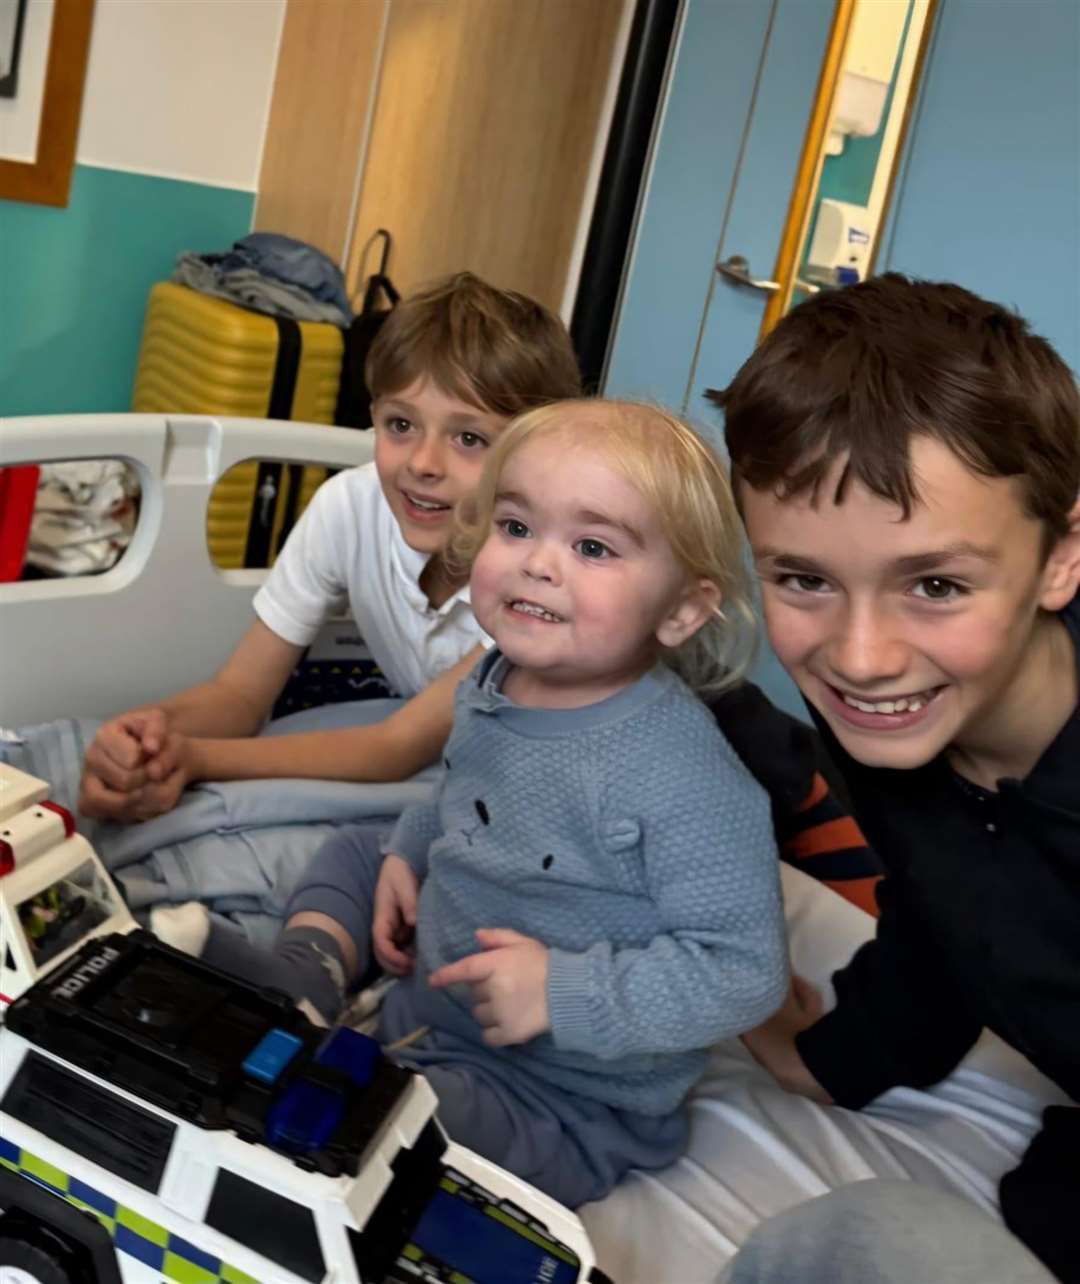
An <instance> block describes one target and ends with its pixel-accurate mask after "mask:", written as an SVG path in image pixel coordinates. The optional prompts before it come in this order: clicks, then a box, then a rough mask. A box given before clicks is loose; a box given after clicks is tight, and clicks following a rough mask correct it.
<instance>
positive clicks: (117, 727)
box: [79, 709, 186, 822]
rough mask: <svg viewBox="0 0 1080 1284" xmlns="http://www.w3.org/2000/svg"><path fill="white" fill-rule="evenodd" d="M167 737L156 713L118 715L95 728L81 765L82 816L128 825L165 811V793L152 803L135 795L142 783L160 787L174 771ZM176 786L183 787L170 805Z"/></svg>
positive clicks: (165, 722) (160, 714) (165, 725)
mask: <svg viewBox="0 0 1080 1284" xmlns="http://www.w3.org/2000/svg"><path fill="white" fill-rule="evenodd" d="M171 739H172V737H171V736H170V733H169V729H168V719H167V717H166V714H165V712H164V710H162V709H139V710H135V711H134V712H132V713H124V714H121V715H120V717H118V718H113V719H112V720H111V721H110V722H106V723H105V724H104V725H103V726H102V727H101V728H99V730H98V733H97V735H96V736H95V737H94V740H93V743H92V744H91V745H90V748H89V749H88V750H87V751H86V760H85V762H84V764H83V774H82V780H81V782H80V786H79V810H80V811H81V812H82V813H83V815H85V816H90V817H92V818H94V819H96V820H115V821H120V822H131V821H135V820H145V819H147V818H148V816H149V815H157V814H159V812H161V811H167V810H168V807H165V806H164V805H162V804H163V803H164V800H165V795H161V796H159V797H158V798H157V800H156V801H154V800H151V799H145V800H144V799H143V798H142V797H141V791H142V790H143V788H144V787H145V786H146V785H147V784H148V783H153V784H161V783H163V782H164V781H166V780H167V779H168V778H169V777H170V776H171V775H172V774H173V772H174V771H175V769H176V766H177V763H176V761H175V742H174V743H173V745H172V753H170V740H171ZM155 761H156V766H154V767H153V768H151V764H153V763H155ZM184 783H186V780H185V781H184ZM182 788H183V784H181V785H180V788H179V789H174V792H175V797H174V798H173V802H174V803H175V800H176V797H179V794H180V790H181V789H182ZM171 805H172V804H170V806H171Z"/></svg>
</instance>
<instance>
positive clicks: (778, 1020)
mask: <svg viewBox="0 0 1080 1284" xmlns="http://www.w3.org/2000/svg"><path fill="white" fill-rule="evenodd" d="M824 1011H825V1005H824V1003H823V1002H822V999H821V995H820V994H819V993H818V991H817V990H816V989H815V988H814V986H812V985H811V984H810V982H809V981H806V980H804V979H803V978H802V977H801V976H794V975H793V976H792V978H791V989H790V990H789V991H788V997H787V999H786V1000H785V1001H784V1006H783V1007H782V1008H780V1010H779V1011H778V1012H775V1013H774V1014H773V1015H772V1016H771V1017H770V1018H769V1019H768V1021H764V1022H762V1024H761V1025H759V1026H757V1027H756V1028H755V1029H753V1030H748V1031H747V1032H746V1034H744V1035H743V1036H742V1041H743V1043H745V1044H746V1046H747V1048H749V1050H750V1053H751V1055H752V1056H753V1057H754V1059H755V1060H756V1061H758V1062H760V1064H761V1065H763V1066H764V1067H765V1069H766V1070H768V1071H769V1073H770V1074H771V1075H772V1076H773V1078H774V1079H775V1080H776V1081H777V1083H779V1084H780V1086H781V1087H782V1088H785V1089H786V1090H787V1091H788V1092H797V1093H799V1094H800V1096H803V1097H809V1098H810V1099H811V1100H813V1101H820V1102H822V1103H824V1104H825V1105H828V1104H830V1103H831V1101H832V1098H831V1097H830V1096H829V1094H828V1093H827V1092H826V1091H825V1089H824V1088H823V1087H822V1086H821V1084H820V1083H818V1081H817V1080H816V1079H815V1078H814V1076H813V1075H812V1074H811V1073H810V1071H809V1070H808V1069H807V1068H806V1063H805V1062H804V1061H803V1059H802V1057H801V1056H799V1050H798V1048H797V1047H796V1046H795V1036H796V1035H797V1034H801V1033H802V1031H803V1030H808V1029H809V1028H810V1026H812V1025H813V1024H814V1023H815V1022H816V1021H817V1020H818V1019H819V1018H820V1017H821V1015H822V1013H823V1012H824Z"/></svg>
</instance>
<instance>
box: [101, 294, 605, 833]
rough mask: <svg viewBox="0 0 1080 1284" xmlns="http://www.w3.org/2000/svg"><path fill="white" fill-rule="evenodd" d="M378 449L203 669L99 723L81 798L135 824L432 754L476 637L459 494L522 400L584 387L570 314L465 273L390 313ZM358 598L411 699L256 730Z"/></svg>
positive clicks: (314, 513) (379, 391)
mask: <svg viewBox="0 0 1080 1284" xmlns="http://www.w3.org/2000/svg"><path fill="white" fill-rule="evenodd" d="M365 378H366V382H367V385H368V387H369V388H370V389H371V392H372V395H373V397H374V401H373V406H372V410H373V419H374V430H375V434H376V438H375V442H376V444H375V462H374V463H373V464H369V465H367V466H365V467H363V468H354V469H349V470H347V471H345V472H342V473H340V474H338V475H337V476H336V477H334V478H332V479H331V480H330V481H328V482H327V483H326V484H325V485H323V486H322V487H320V489H319V490H318V491H317V492H316V494H315V497H314V498H313V500H312V502H311V504H310V505H309V506H308V508H307V510H306V511H305V513H304V514H303V516H302V517H301V519H300V521H299V522H298V523H297V525H296V527H295V529H294V530H293V532H292V534H291V535H290V536H289V539H288V541H287V542H286V545H285V548H284V549H283V550H282V552H281V555H280V557H279V558H278V560H277V562H276V564H275V566H274V568H273V570H272V571H271V572H270V575H269V577H268V578H267V580H266V583H265V584H264V585H263V587H262V588H261V589H260V590H259V592H258V594H257V595H256V598H255V603H254V605H255V612H256V616H257V619H256V620H255V622H254V623H253V624H252V625H251V628H250V629H249V630H248V632H247V633H246V634H245V636H244V638H243V639H242V640H241V642H240V644H239V645H238V647H237V648H236V650H235V651H234V652H233V654H232V655H231V656H230V658H229V659H228V660H227V661H226V663H225V665H224V666H223V667H222V668H221V670H220V671H219V672H218V673H217V674H216V675H215V676H214V677H213V678H211V679H210V681H208V682H204V683H201V684H200V685H199V686H196V687H192V688H190V689H189V690H187V691H183V692H180V693H178V694H177V695H175V696H171V697H170V698H169V699H167V700H165V701H163V702H162V703H161V704H159V705H157V706H154V707H146V708H141V709H134V710H131V711H129V712H127V713H124V714H121V715H120V716H119V717H117V718H114V719H113V720H112V721H110V722H108V723H106V724H105V725H104V726H103V727H102V728H101V729H100V731H99V732H98V734H97V737H96V738H95V740H94V742H93V744H92V745H91V747H90V749H89V750H88V751H87V755H86V762H85V766H84V771H83V778H82V784H81V792H80V803H79V805H80V809H81V810H82V812H83V813H84V814H85V815H88V816H93V817H98V818H101V819H109V820H119V821H135V820H144V819H147V818H148V817H150V816H154V815H158V814H160V813H161V812H164V811H168V810H169V809H170V808H171V807H172V806H173V805H174V804H175V803H176V801H177V799H178V798H179V796H180V794H181V792H182V791H183V789H184V787H185V786H186V785H188V784H190V783H192V782H194V781H198V780H230V779H249V778H254V777H272V776H291V777H295V776H308V777H317V778H322V779H338V780H372V781H378V780H399V779H402V778H404V777H406V776H408V775H411V774H412V773H413V772H414V771H416V770H418V769H419V768H420V767H422V766H425V765H426V764H427V763H428V762H430V761H431V760H432V759H434V758H435V757H436V756H437V754H438V753H439V750H440V749H441V747H442V745H443V743H444V741H445V739H446V736H447V735H448V734H449V731H450V725H451V721H452V713H453V693H454V689H455V688H456V686H457V682H458V680H459V679H460V678H461V677H463V676H464V674H465V673H466V672H468V670H469V669H470V668H471V667H472V665H473V664H474V663H475V660H476V657H477V655H478V654H479V650H478V648H479V646H480V644H481V643H482V642H483V640H484V639H483V634H482V631H481V630H480V627H479V625H477V623H476V621H475V619H474V617H473V614H472V607H471V606H470V604H469V596H468V587H467V585H466V584H465V583H464V582H461V581H459V580H455V579H454V578H453V577H452V576H451V575H450V573H449V572H448V571H447V569H446V566H445V563H444V561H443V545H444V542H445V540H446V537H447V534H448V532H449V528H450V522H451V518H452V516H453V511H454V507H455V505H456V504H457V503H458V501H460V500H461V499H462V498H464V497H465V496H466V495H467V494H468V493H469V492H470V491H471V490H472V489H473V487H474V486H475V484H476V482H477V481H478V480H479V477H480V472H481V469H482V467H483V462H484V458H485V455H486V453H487V450H488V448H489V446H490V445H491V444H492V442H493V441H494V440H495V438H496V437H497V436H498V435H499V433H500V432H502V430H503V428H504V427H505V425H506V423H507V422H508V421H509V420H510V418H512V417H513V416H514V415H515V414H518V413H520V412H521V411H524V410H527V409H529V408H531V407H533V406H537V405H542V404H543V403H545V402H548V401H556V400H560V399H562V398H565V397H574V396H577V395H579V393H580V378H579V374H578V367H577V362H576V360H575V357H574V353H573V349H572V347H571V344H570V338H569V335H568V334H567V332H566V329H565V327H564V326H563V324H562V322H561V321H559V319H558V318H557V317H555V316H554V315H553V314H552V313H550V312H549V311H548V310H547V309H546V308H544V307H542V306H541V305H540V304H538V303H535V302H533V301H532V300H531V299H527V298H525V297H524V296H522V295H520V294H515V293H512V292H510V291H505V290H497V289H494V288H493V287H492V286H489V285H487V284H485V283H484V282H482V281H480V280H478V279H477V278H476V277H475V276H472V275H471V274H470V273H459V274H457V275H455V276H453V277H450V278H447V279H446V280H444V281H441V282H438V283H436V284H435V285H433V286H432V287H430V288H429V289H426V290H424V291H421V292H420V293H418V294H415V295H413V296H412V297H411V298H409V299H407V300H406V301H405V302H403V303H402V304H400V305H399V306H398V307H397V308H396V309H395V310H394V311H393V312H392V313H391V314H390V317H389V318H388V319H387V321H386V323H385V324H384V326H383V327H382V330H381V331H380V333H379V336H378V338H377V339H376V341H375V343H374V344H373V346H372V350H371V353H370V355H369V357H368V362H367V367H366V371H365ZM346 604H347V606H348V609H349V610H350V612H351V614H352V616H353V618H354V620H355V622H356V624H357V627H358V628H359V630H360V633H361V636H362V637H363V638H364V641H365V642H366V644H367V646H368V648H369V649H370V651H371V653H372V656H373V658H374V659H375V662H376V663H377V664H378V666H379V667H380V668H381V669H382V671H383V673H384V674H385V675H386V677H387V679H388V681H389V682H390V684H391V686H392V687H393V688H394V689H395V690H396V691H397V692H398V693H399V694H400V695H402V696H405V697H407V698H408V699H407V702H406V703H405V704H404V705H403V706H402V707H401V709H400V710H398V712H396V713H395V714H393V715H392V716H391V717H390V718H387V719H386V720H384V721H383V722H381V723H376V724H374V725H372V726H362V727H350V728H345V729H342V730H336V731H325V732H312V733H309V734H305V735H296V736H287V737H267V738H257V737H256V733H257V732H258V730H259V728H260V727H261V726H262V724H263V723H264V722H265V720H266V718H267V716H268V715H269V713H270V710H271V708H272V707H273V704H274V701H275V700H276V698H277V696H278V695H279V694H280V692H281V690H282V688H283V686H284V684H285V681H286V679H287V678H288V676H289V674H290V673H291V672H292V670H293V668H294V667H295V666H296V663H297V662H298V660H299V659H300V657H301V655H302V654H303V652H304V649H305V648H306V647H307V646H308V645H309V644H310V643H311V641H312V640H313V639H314V637H315V635H316V634H317V632H318V630H319V628H320V626H321V625H322V624H323V623H324V621H325V620H326V619H327V618H328V617H330V616H331V615H332V614H333V613H334V612H336V611H337V610H340V609H342V608H343V607H345V606H346Z"/></svg>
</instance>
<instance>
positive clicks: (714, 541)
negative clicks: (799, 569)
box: [447, 399, 757, 695]
mask: <svg viewBox="0 0 1080 1284" xmlns="http://www.w3.org/2000/svg"><path fill="white" fill-rule="evenodd" d="M568 432H573V434H574V440H575V444H577V445H588V446H590V447H595V449H597V450H598V451H602V452H603V453H604V455H605V456H606V457H607V458H608V459H609V460H610V462H611V463H612V464H613V465H614V467H615V468H617V469H618V470H619V471H620V472H621V473H622V474H623V475H624V476H625V477H626V479H627V481H629V482H630V484H631V485H632V486H634V488H635V489H636V490H637V491H638V492H639V493H640V494H641V495H642V496H643V497H644V498H645V500H646V501H647V502H648V503H649V504H650V505H651V506H652V508H653V510H654V511H655V512H656V515H657V517H658V519H659V522H660V526H661V529H662V530H663V532H664V536H665V538H666V539H667V541H668V544H669V545H670V547H671V550H672V552H673V553H674V554H675V558H676V560H677V561H678V563H679V565H680V566H681V567H682V569H683V570H684V571H685V573H686V576H687V578H688V579H689V580H691V581H696V580H702V579H704V580H709V581H710V582H711V583H713V584H715V585H716V586H717V588H719V590H720V594H721V608H720V610H718V611H717V613H716V614H715V615H714V616H713V617H711V618H710V619H709V620H708V621H707V622H706V623H705V624H704V625H703V626H702V627H701V628H700V629H698V631H697V632H696V633H695V634H694V635H693V637H691V638H689V639H688V640H687V641H686V642H684V643H683V644H682V646H680V647H679V648H677V649H676V650H674V651H667V650H665V652H664V658H665V660H666V661H667V662H668V663H669V664H670V665H671V667H672V668H673V669H675V670H676V672H677V673H678V674H679V675H680V676H681V677H682V678H683V680H684V681H685V682H686V683H687V684H688V685H689V686H691V687H692V688H693V689H694V690H695V691H697V692H699V693H700V694H703V695H705V694H709V695H716V694H718V693H720V692H721V691H726V690H728V689H729V688H730V687H733V686H735V685H737V684H738V683H739V682H740V681H741V680H742V678H743V677H744V676H745V674H746V671H747V669H748V668H749V667H750V664H751V662H752V660H753V657H754V652H755V648H756V643H757V623H756V619H755V616H754V610H753V605H752V602H753V597H752V593H751V588H750V578H749V574H748V572H747V567H746V561H745V558H744V555H743V537H742V523H741V522H740V520H739V516H738V512H737V511H736V508H735V501H734V499H733V498H732V494H731V486H730V483H729V481H728V476H727V471H726V469H725V468H724V465H723V463H722V462H721V460H720V459H719V457H718V456H717V454H716V453H715V451H713V450H712V448H711V447H710V446H709V445H707V444H706V442H705V441H703V440H702V438H701V437H699V436H698V435H697V433H695V432H694V431H693V429H692V428H690V427H688V426H687V425H686V424H684V423H683V422H682V421H681V420H679V419H676V418H675V416H674V415H671V414H669V413H668V412H667V411H666V410H662V409H660V407H658V406H651V405H647V404H644V403H640V402H633V401H604V400H600V399H579V400H576V401H563V402H558V403H556V404H554V405H549V406H543V407H541V408H540V409H538V410H532V411H529V412H528V413H527V414H524V415H520V416H519V417H518V418H517V419H515V420H513V422H512V423H510V424H509V425H508V426H507V428H506V430H505V431H504V432H503V433H502V434H501V435H500V437H499V438H498V440H497V441H496V443H495V445H494V446H493V447H492V449H491V452H490V454H489V456H488V459H487V462H486V464H485V466H484V473H483V477H482V478H481V481H480V484H479V486H478V487H477V489H476V490H475V491H474V492H473V494H472V495H471V496H469V497H468V498H467V499H466V500H464V501H462V502H461V503H459V505H458V508H457V513H456V516H455V522H454V529H453V532H452V533H451V536H450V540H449V542H448V545H447V562H448V565H449V567H450V568H451V569H452V570H453V572H454V573H455V574H456V575H457V574H459V575H461V576H462V577H464V576H465V575H467V574H468V571H469V569H470V567H471V566H472V563H473V561H474V560H475V558H476V555H477V554H478V553H479V551H480V549H481V547H482V546H483V544H484V542H485V541H486V540H487V538H488V536H489V535H490V533H491V524H492V514H493V511H494V508H495V495H496V491H497V489H498V484H499V478H500V477H501V475H502V472H503V469H504V468H505V467H506V464H507V461H508V460H509V459H510V458H511V457H512V456H513V455H514V454H515V452H517V451H518V450H520V449H521V448H522V446H524V445H525V443H526V442H528V441H531V440H533V439H535V438H538V437H541V436H548V435H553V434H555V433H568Z"/></svg>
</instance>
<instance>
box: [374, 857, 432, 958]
mask: <svg viewBox="0 0 1080 1284" xmlns="http://www.w3.org/2000/svg"><path fill="white" fill-rule="evenodd" d="M419 887H420V884H419V882H418V881H417V878H416V875H415V874H414V873H413V871H412V866H411V865H410V864H409V862H408V861H407V860H405V858H404V857H403V856H396V855H395V854H394V853H393V852H390V853H389V855H387V857H386V859H385V860H384V861H383V863H382V869H381V870H380V871H379V881H378V882H377V883H376V884H375V915H374V918H373V919H372V921H371V948H372V950H373V952H374V954H375V958H376V960H377V961H378V964H379V966H380V967H381V968H382V969H383V971H384V972H389V973H390V974H391V976H408V974H409V973H410V972H411V971H412V970H413V960H412V953H411V952H410V951H409V950H408V949H407V948H402V947H403V946H404V947H407V946H409V945H410V944H411V942H412V939H413V934H414V932H415V929H416V896H417V892H418V890H419Z"/></svg>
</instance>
